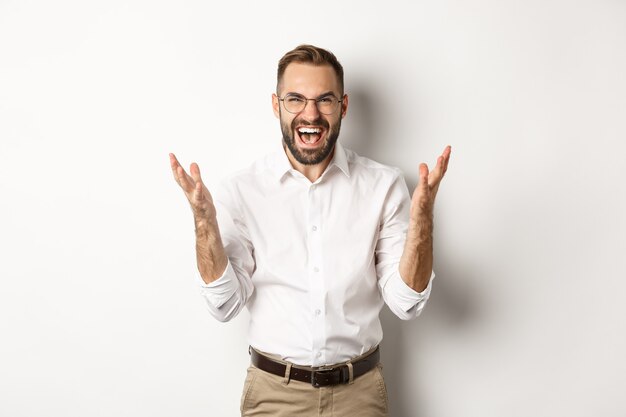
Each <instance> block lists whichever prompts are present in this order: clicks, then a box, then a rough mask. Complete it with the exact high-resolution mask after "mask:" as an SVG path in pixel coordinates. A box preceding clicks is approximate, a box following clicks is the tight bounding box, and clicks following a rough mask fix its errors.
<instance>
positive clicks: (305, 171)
mask: <svg viewBox="0 0 626 417" xmlns="http://www.w3.org/2000/svg"><path fill="white" fill-rule="evenodd" d="M335 147H336V145H335V146H333V150H332V151H331V152H330V153H329V154H328V156H327V157H326V158H325V159H324V160H323V161H322V162H320V163H319V164H315V165H305V164H302V163H300V162H298V161H297V160H296V158H294V157H293V155H292V154H291V152H289V148H287V147H286V146H285V145H284V144H283V149H284V150H285V153H286V154H287V158H288V159H289V162H291V166H292V167H293V168H294V169H295V170H296V171H298V172H299V173H301V174H302V175H304V176H305V177H307V179H308V180H309V181H311V182H312V183H313V182H315V181H317V180H318V179H319V177H321V176H322V174H323V173H324V171H325V170H326V168H327V167H328V164H330V160H331V159H333V155H334V154H335Z"/></svg>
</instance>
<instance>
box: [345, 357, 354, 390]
mask: <svg viewBox="0 0 626 417" xmlns="http://www.w3.org/2000/svg"><path fill="white" fill-rule="evenodd" d="M346 365H348V385H351V384H353V383H354V369H353V368H352V362H348V363H347V364H346Z"/></svg>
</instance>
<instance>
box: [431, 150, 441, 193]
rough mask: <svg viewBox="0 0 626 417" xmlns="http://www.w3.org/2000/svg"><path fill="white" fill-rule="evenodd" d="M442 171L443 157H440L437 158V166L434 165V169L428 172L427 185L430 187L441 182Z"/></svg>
mask: <svg viewBox="0 0 626 417" xmlns="http://www.w3.org/2000/svg"><path fill="white" fill-rule="evenodd" d="M443 169H444V157H443V155H442V156H440V157H439V158H437V165H435V169H433V170H432V171H431V172H430V175H429V176H428V185H429V186H430V187H434V186H436V185H437V184H438V183H439V181H441V178H443V173H444V170H443Z"/></svg>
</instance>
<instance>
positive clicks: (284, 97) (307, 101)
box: [278, 93, 346, 116]
mask: <svg viewBox="0 0 626 417" xmlns="http://www.w3.org/2000/svg"><path fill="white" fill-rule="evenodd" d="M288 96H292V97H298V98H302V99H303V100H304V101H305V103H304V107H303V108H302V110H300V111H296V112H293V111H291V110H289V109H288V108H287V106H285V99H286V98H287V97H288ZM328 97H332V98H334V99H336V100H337V105H336V106H335V108H334V109H333V111H331V112H330V113H324V112H323V111H321V110H320V107H319V104H318V103H319V101H320V100H323V99H325V98H328ZM345 97H346V95H345V94H344V95H342V96H341V98H338V97H336V96H335V95H334V94H325V95H323V96H320V97H318V98H307V97H305V96H303V95H302V94H298V93H287V94H285V95H284V96H283V97H278V101H282V102H283V107H284V108H285V111H287V112H288V113H291V114H298V113H302V112H303V111H304V110H306V106H307V104H309V101H314V102H315V107H316V108H317V111H318V112H320V113H321V114H323V115H326V116H330V115H331V114H334V113H335V112H336V111H337V109H338V108H339V107H340V106H339V104H340V103H342V102H343V99H344V98H345Z"/></svg>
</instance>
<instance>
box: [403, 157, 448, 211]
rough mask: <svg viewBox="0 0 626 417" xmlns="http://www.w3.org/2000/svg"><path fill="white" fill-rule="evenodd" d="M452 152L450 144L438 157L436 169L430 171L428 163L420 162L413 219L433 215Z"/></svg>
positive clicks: (414, 196) (413, 201)
mask: <svg viewBox="0 0 626 417" xmlns="http://www.w3.org/2000/svg"><path fill="white" fill-rule="evenodd" d="M451 153H452V148H451V147H450V145H448V146H446V148H445V149H444V150H443V153H442V154H441V155H440V156H439V158H437V165H436V166H435V169H433V170H432V171H430V172H429V171H428V165H426V164H425V163H421V164H420V167H419V174H420V177H419V181H418V184H417V187H415V191H414V192H413V198H412V199H411V221H419V220H422V221H423V219H424V216H426V217H427V218H431V217H432V214H433V207H434V205H435V197H436V196H437V191H438V190H439V184H440V183H441V180H442V179H443V176H444V175H445V173H446V171H447V170H448V162H449V161H450V154H451Z"/></svg>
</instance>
